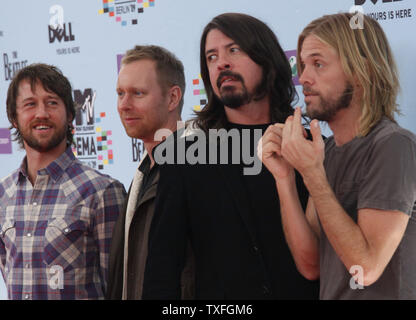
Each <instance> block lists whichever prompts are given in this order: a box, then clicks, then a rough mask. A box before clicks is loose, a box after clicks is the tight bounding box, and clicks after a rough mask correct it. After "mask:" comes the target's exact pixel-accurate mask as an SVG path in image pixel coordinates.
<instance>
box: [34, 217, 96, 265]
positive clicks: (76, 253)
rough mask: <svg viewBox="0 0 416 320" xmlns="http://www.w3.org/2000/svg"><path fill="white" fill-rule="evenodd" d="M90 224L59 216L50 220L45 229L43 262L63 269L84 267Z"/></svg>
mask: <svg viewBox="0 0 416 320" xmlns="http://www.w3.org/2000/svg"><path fill="white" fill-rule="evenodd" d="M87 234H88V225H87V223H86V222H84V221H82V220H76V219H74V218H66V217H59V218H55V219H53V220H50V221H49V222H48V226H47V227H46V230H45V237H44V248H43V257H42V258H43V262H44V263H45V264H46V265H48V266H49V267H52V266H60V267H62V269H63V270H66V271H67V270H70V269H76V268H80V267H84V263H83V260H84V256H85V254H86V252H85V251H86V243H87Z"/></svg>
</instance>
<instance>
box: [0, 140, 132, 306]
mask: <svg viewBox="0 0 416 320" xmlns="http://www.w3.org/2000/svg"><path fill="white" fill-rule="evenodd" d="M125 196H126V192H125V189H124V186H123V185H122V184H121V183H120V182H118V181H117V180H115V179H112V178H110V177H109V176H106V175H103V174H101V173H99V172H97V171H95V170H93V169H91V168H90V167H88V166H86V165H84V164H82V163H81V162H80V161H78V160H77V159H76V158H75V157H74V155H73V153H72V151H71V148H68V149H67V150H66V151H65V152H64V153H63V154H62V155H61V156H60V157H59V158H58V159H56V160H55V161H54V162H52V163H51V164H50V165H48V166H47V167H46V168H45V169H42V170H39V171H38V175H37V178H36V181H35V184H34V185H33V186H32V184H31V183H30V181H29V179H28V176H27V173H26V159H25V160H23V163H22V165H21V167H20V169H18V170H16V171H14V172H13V173H12V174H11V175H9V176H7V177H6V178H4V179H2V180H0V269H1V272H2V274H3V278H4V280H5V282H6V286H7V291H8V297H9V299H102V298H104V295H105V291H106V282H107V270H108V255H109V249H110V243H111V237H112V230H113V226H114V223H115V221H116V219H117V216H118V214H119V212H121V210H122V207H123V204H124V201H125Z"/></svg>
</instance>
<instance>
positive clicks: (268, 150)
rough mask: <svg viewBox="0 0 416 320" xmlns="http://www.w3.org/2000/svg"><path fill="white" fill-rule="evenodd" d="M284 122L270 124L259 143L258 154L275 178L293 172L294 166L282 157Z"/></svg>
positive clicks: (286, 175) (282, 177)
mask: <svg viewBox="0 0 416 320" xmlns="http://www.w3.org/2000/svg"><path fill="white" fill-rule="evenodd" d="M283 128H284V124H282V123H276V124H273V125H271V126H269V127H268V128H267V130H266V132H265V133H264V135H263V137H262V138H261V139H260V140H259V143H258V145H257V156H258V157H259V159H260V160H261V161H262V162H263V164H264V165H265V166H266V168H267V169H268V170H269V171H270V172H271V174H272V175H273V177H274V178H275V179H284V178H287V177H288V176H290V175H291V174H293V167H292V166H291V165H290V164H288V163H287V161H286V160H285V159H283V157H282V151H281V149H282V133H283Z"/></svg>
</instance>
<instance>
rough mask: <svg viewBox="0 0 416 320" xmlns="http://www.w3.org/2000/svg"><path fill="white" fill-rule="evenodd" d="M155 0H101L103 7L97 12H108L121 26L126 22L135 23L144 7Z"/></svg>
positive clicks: (149, 5) (151, 5)
mask: <svg viewBox="0 0 416 320" xmlns="http://www.w3.org/2000/svg"><path fill="white" fill-rule="evenodd" d="M155 1H156V0H103V8H102V9H100V10H99V11H98V13H99V14H108V16H109V17H110V18H112V19H115V21H116V22H117V23H120V24H121V25H122V26H123V27H125V26H127V25H128V24H131V25H137V23H138V18H139V16H140V14H142V13H143V12H144V10H145V9H147V8H151V7H154V6H155Z"/></svg>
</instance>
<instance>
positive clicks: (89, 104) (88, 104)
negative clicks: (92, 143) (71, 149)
mask: <svg viewBox="0 0 416 320" xmlns="http://www.w3.org/2000/svg"><path fill="white" fill-rule="evenodd" d="M95 98H96V92H95V91H94V92H93V91H92V89H91V88H88V89H85V90H84V92H82V91H81V90H74V101H75V103H76V104H77V105H78V106H80V107H79V108H77V110H76V115H75V125H77V126H82V125H84V120H83V119H84V117H83V116H84V115H85V120H86V125H92V124H94V104H95Z"/></svg>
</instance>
